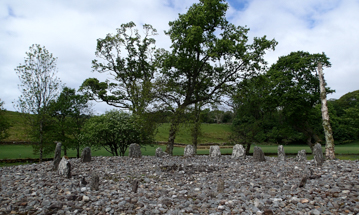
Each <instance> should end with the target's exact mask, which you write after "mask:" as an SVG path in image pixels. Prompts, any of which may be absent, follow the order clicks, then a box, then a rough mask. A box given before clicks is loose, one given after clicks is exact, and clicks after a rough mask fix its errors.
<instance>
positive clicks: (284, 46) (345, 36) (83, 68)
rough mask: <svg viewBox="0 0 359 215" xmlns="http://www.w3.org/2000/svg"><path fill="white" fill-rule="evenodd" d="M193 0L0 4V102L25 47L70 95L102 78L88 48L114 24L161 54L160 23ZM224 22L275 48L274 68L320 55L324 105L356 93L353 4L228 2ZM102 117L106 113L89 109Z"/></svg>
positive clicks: (12, 86)
mask: <svg viewBox="0 0 359 215" xmlns="http://www.w3.org/2000/svg"><path fill="white" fill-rule="evenodd" d="M196 2H198V1H195V0H146V1H143V0H133V1H117V0H107V1H99V0H77V1H71V0H53V1H47V0H36V1H32V0H3V1H1V3H0V26H1V27H0V38H2V39H1V40H0V75H1V79H0V92H1V95H0V98H1V99H2V101H5V103H6V104H5V108H7V109H10V110H13V107H12V104H11V102H12V101H14V100H17V98H18V96H19V95H20V91H19V90H18V88H17V85H18V84H19V79H18V77H17V75H16V73H15V71H14V68H15V67H16V66H18V65H19V64H20V63H24V57H25V52H27V51H28V50H29V46H30V45H31V44H34V43H37V44H40V45H42V46H45V47H46V48H47V49H48V50H49V51H50V52H51V53H53V54H54V56H55V57H58V62H57V65H58V71H59V73H58V76H59V77H60V78H61V80H62V81H63V82H64V83H65V84H66V85H67V86H69V87H72V88H76V89H77V88H78V87H79V86H80V85H81V84H82V82H83V80H85V79H86V78H89V77H97V78H99V79H101V80H105V79H106V76H105V75H104V74H98V73H93V72H91V71H92V70H91V61H92V60H93V59H95V48H96V40H97V39H98V38H103V37H105V36H106V34H108V33H115V32H116V28H118V27H120V25H121V24H122V23H127V22H129V21H134V22H135V23H136V24H137V27H139V29H140V27H141V25H142V24H145V23H147V24H151V25H153V27H154V28H156V29H157V30H158V32H159V35H158V36H156V37H155V38H156V41H157V43H156V45H157V47H161V48H169V46H170V39H169V38H168V36H166V35H165V34H164V31H165V30H168V22H169V21H173V20H175V19H177V18H178V13H185V12H186V10H187V9H188V8H189V7H190V6H191V5H192V4H193V3H196ZM229 5H230V6H231V7H230V9H229V11H228V12H227V17H228V19H229V21H230V22H232V23H234V24H236V25H241V26H244V25H247V26H248V27H249V28H250V29H251V30H250V32H249V36H250V37H254V36H257V37H260V36H263V35H267V37H268V38H269V39H271V38H275V39H276V40H277V41H278V42H279V44H278V46H277V48H276V50H275V51H274V52H269V53H268V54H267V55H266V59H267V60H268V62H269V63H274V62H275V61H276V60H277V59H278V57H279V56H283V55H287V54H289V53H290V52H292V51H298V50H303V51H309V52H311V53H321V52H325V53H326V54H327V56H328V57H330V58H331V62H332V65H333V66H332V67H331V68H327V69H325V77H326V80H327V82H328V85H329V86H330V87H331V88H333V89H336V90H337V93H335V94H333V95H332V97H335V98H339V97H340V96H341V95H343V94H345V93H347V92H349V91H354V90H357V85H358V84H357V81H356V79H355V78H354V77H356V76H357V74H358V72H357V69H356V68H358V62H357V59H358V58H359V51H358V49H357V48H356V47H358V45H359V41H358V39H357V38H358V37H357V34H358V33H357V32H359V29H358V28H359V25H358V24H357V23H356V22H357V20H359V13H358V12H357V11H359V3H358V1H355V0H346V1H339V0H318V1H312V0H292V1H287V0H276V1H273V0H231V1H229ZM95 108H96V110H98V111H100V112H103V111H104V110H106V109H107V110H110V109H112V107H109V106H106V105H104V104H101V105H96V106H95Z"/></svg>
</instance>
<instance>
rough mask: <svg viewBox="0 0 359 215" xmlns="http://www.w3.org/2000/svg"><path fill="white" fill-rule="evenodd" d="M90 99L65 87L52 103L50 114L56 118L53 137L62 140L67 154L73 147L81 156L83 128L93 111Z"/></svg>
mask: <svg viewBox="0 0 359 215" xmlns="http://www.w3.org/2000/svg"><path fill="white" fill-rule="evenodd" d="M88 101H89V100H88V97H87V96H85V95H80V94H76V91H75V89H71V88H68V87H64V88H63V90H62V92H61V94H60V96H59V97H58V98H57V99H56V100H54V101H52V102H51V104H50V115H51V116H52V117H53V119H54V120H55V122H54V123H53V126H52V129H53V136H52V137H53V138H54V139H55V140H56V141H61V142H62V145H63V149H64V154H65V155H67V149H68V148H72V149H76V151H77V157H79V156H80V143H81V130H82V127H83V125H84V123H85V122H86V120H87V119H88V118H89V117H90V116H91V115H92V112H93V111H92V109H91V104H90V103H89V102H88Z"/></svg>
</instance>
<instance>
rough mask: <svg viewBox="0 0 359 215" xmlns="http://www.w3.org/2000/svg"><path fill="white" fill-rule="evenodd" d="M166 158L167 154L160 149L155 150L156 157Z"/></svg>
mask: <svg viewBox="0 0 359 215" xmlns="http://www.w3.org/2000/svg"><path fill="white" fill-rule="evenodd" d="M167 156H168V154H167V153H166V152H164V151H163V150H162V148H161V147H158V148H157V149H156V157H158V158H162V157H167Z"/></svg>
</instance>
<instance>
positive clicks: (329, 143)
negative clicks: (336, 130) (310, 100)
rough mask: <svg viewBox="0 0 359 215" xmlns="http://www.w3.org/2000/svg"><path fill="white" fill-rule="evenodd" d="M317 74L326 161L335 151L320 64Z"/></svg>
mask: <svg viewBox="0 0 359 215" xmlns="http://www.w3.org/2000/svg"><path fill="white" fill-rule="evenodd" d="M318 73H319V83H320V100H321V101H322V119H323V128H324V135H325V142H326V143H325V157H326V158H327V159H330V160H332V159H334V158H335V150H334V138H333V131H332V127H331V126H330V121H329V112H328V106H327V93H326V91H325V81H324V74H323V67H322V63H320V62H319V63H318Z"/></svg>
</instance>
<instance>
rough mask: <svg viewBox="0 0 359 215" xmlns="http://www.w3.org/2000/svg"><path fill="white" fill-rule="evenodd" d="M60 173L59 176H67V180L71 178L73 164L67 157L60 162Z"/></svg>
mask: <svg viewBox="0 0 359 215" xmlns="http://www.w3.org/2000/svg"><path fill="white" fill-rule="evenodd" d="M58 172H59V175H62V176H65V177H66V178H71V164H70V161H69V160H68V159H67V158H66V157H65V156H63V157H62V159H61V161H60V164H59V168H58Z"/></svg>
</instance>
